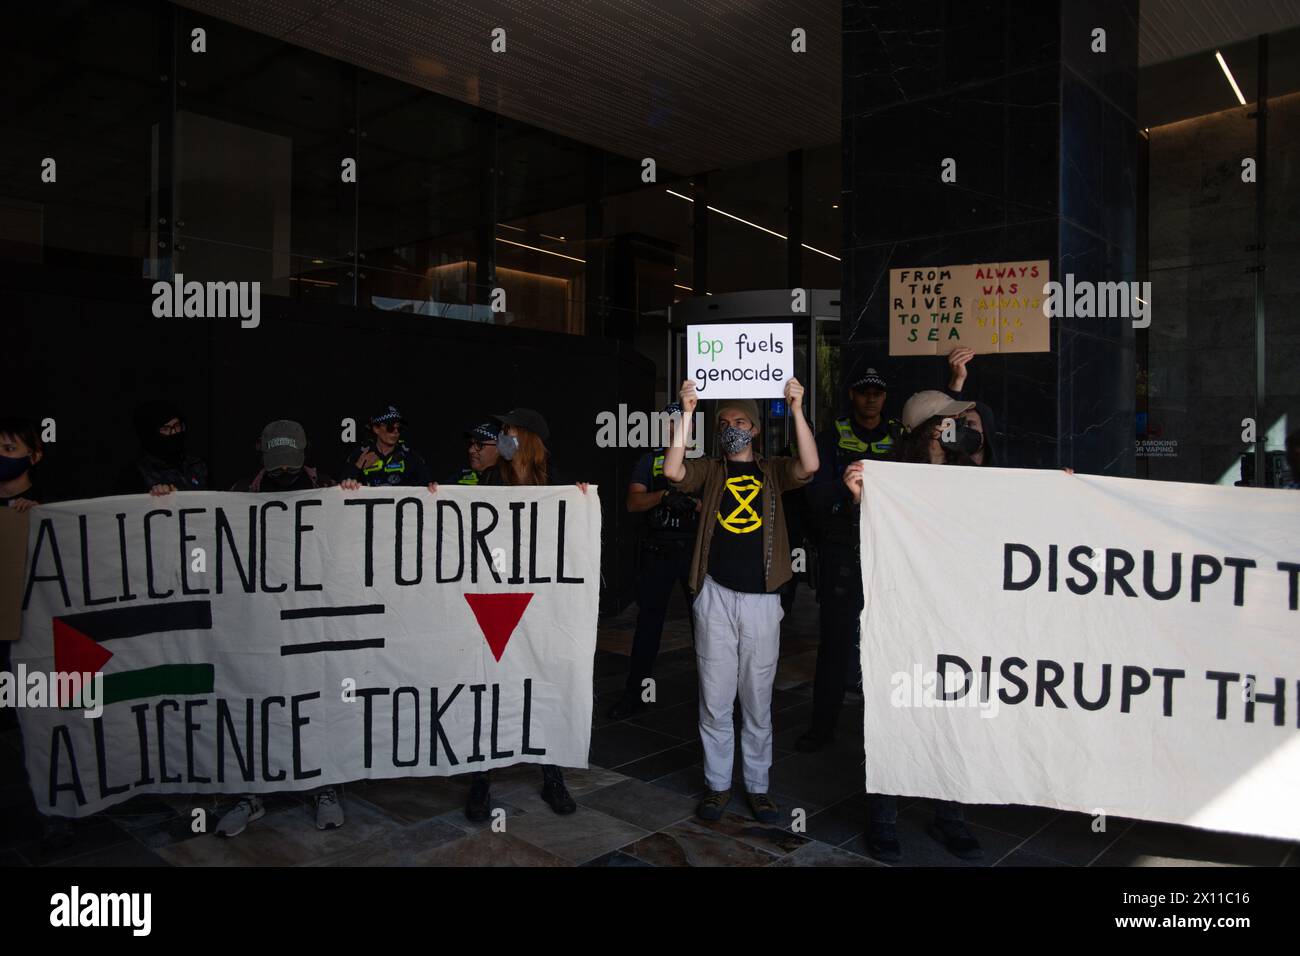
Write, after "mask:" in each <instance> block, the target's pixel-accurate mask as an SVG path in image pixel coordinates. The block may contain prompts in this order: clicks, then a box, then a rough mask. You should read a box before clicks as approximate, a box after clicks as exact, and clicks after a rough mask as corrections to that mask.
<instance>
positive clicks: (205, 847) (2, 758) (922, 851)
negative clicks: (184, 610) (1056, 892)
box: [0, 590, 1300, 866]
mask: <svg viewBox="0 0 1300 956" xmlns="http://www.w3.org/2000/svg"><path fill="white" fill-rule="evenodd" d="M816 611H817V607H816V604H815V602H814V601H813V600H812V599H811V596H810V595H809V594H808V593H807V591H806V590H801V591H800V594H799V599H798V601H797V602H796V605H795V608H794V609H793V611H792V613H791V614H790V615H789V616H788V617H787V618H786V621H785V624H784V630H783V639H782V649H781V650H782V653H781V666H780V670H779V672H778V675H777V681H776V687H777V690H776V692H775V694H774V699H773V720H774V723H775V751H774V763H773V767H772V777H771V780H772V794H773V797H774V798H775V799H776V800H777V801H778V803H780V805H781V807H782V808H783V809H784V810H786V811H787V812H793V811H794V810H795V809H799V810H802V811H803V813H802V814H801V815H800V818H801V820H802V821H803V825H802V827H801V828H800V832H796V831H795V829H793V828H794V826H795V824H794V823H793V822H792V824H791V828H786V829H781V828H777V827H769V826H764V825H761V824H758V823H756V822H755V821H754V820H753V819H752V818H751V817H750V816H749V815H748V812H747V808H746V807H745V805H744V797H743V795H740V790H741V789H742V788H741V786H740V785H739V782H738V783H737V785H736V788H735V792H736V794H737V796H735V797H733V799H732V804H731V807H730V808H729V812H728V814H727V815H726V816H725V817H724V818H723V819H722V820H721V821H719V822H717V823H713V824H708V823H702V822H700V821H698V820H696V819H694V815H693V811H694V807H695V798H696V797H697V796H698V795H699V794H700V793H701V792H702V791H703V789H704V779H703V775H702V771H701V765H700V744H699V738H698V734H697V729H696V678H695V664H694V657H693V654H692V651H691V637H690V628H689V624H688V621H687V618H686V616H685V609H684V607H682V606H680V605H677V606H675V607H674V610H673V613H672V615H671V616H670V619H669V622H668V625H667V627H666V629H665V635H664V652H663V653H662V654H661V657H660V660H659V663H658V665H657V667H656V671H655V676H656V683H657V700H656V703H655V705H654V706H653V707H652V708H650V709H649V710H647V711H646V712H645V713H643V714H641V715H638V716H637V717H635V718H632V719H630V720H625V721H611V720H610V719H609V718H608V717H607V716H606V711H607V710H608V709H609V707H610V706H611V705H612V704H613V702H614V701H615V700H616V699H617V697H618V695H619V692H620V690H621V688H622V685H623V680H624V675H625V673H626V670H625V668H626V665H627V658H626V654H627V650H628V648H629V647H630V644H631V631H632V627H633V624H634V621H635V613H636V609H635V607H632V608H629V609H628V610H627V611H626V612H625V613H623V614H621V615H619V616H618V617H616V618H611V619H607V620H605V621H603V622H602V623H601V630H600V641H599V648H600V649H599V650H598V651H597V654H596V667H595V687H596V695H597V700H596V709H595V715H594V723H593V729H592V740H591V769H589V770H570V771H566V779H567V781H568V785H569V789H570V791H571V792H572V793H573V796H574V799H576V800H577V801H578V804H579V809H578V812H577V813H576V814H574V815H573V816H570V817H557V816H556V815H555V814H554V813H552V812H551V811H550V809H549V808H548V807H547V806H546V804H544V803H543V802H542V800H541V799H540V797H539V796H538V786H539V783H540V773H539V771H538V768H536V767H533V766H519V767H513V768H509V769H507V770H504V771H496V772H494V773H493V784H492V794H493V805H494V806H496V807H500V808H501V809H502V810H504V811H505V826H504V832H495V831H494V830H493V829H492V828H491V826H490V825H488V824H472V823H469V822H468V821H467V820H466V819H465V817H464V815H463V813H462V811H461V808H462V806H463V803H464V799H465V792H466V785H465V784H464V783H463V782H462V781H460V780H458V779H455V778H428V779H414V778H408V779H400V780H373V781H362V782H358V783H354V784H349V785H348V786H347V787H346V789H345V793H344V806H345V809H346V812H347V824H346V826H344V827H343V828H342V829H339V830H333V831H328V832H323V833H322V832H320V831H318V830H317V829H316V828H315V825H314V823H313V820H312V818H311V811H310V805H309V802H308V800H307V798H306V797H305V795H300V794H292V793H286V794H277V795H274V796H272V797H269V798H268V799H267V815H266V816H265V817H264V818H263V819H261V820H259V821H258V822H256V823H254V824H253V825H252V826H250V827H249V828H248V830H246V831H245V832H244V833H243V834H241V835H240V836H238V837H236V838H234V839H222V838H219V837H216V836H214V835H212V834H196V833H194V832H193V831H192V829H191V812H192V811H193V809H195V808H196V807H202V808H204V809H206V810H208V811H209V815H210V816H211V813H212V812H213V811H215V812H219V811H220V810H222V809H224V808H225V807H226V806H227V805H228V803H229V800H228V799H226V798H211V797H204V798H199V799H195V798H192V797H180V796H176V797H139V798H136V799H134V800H131V801H130V802H128V803H124V804H121V805H119V806H117V807H114V808H112V809H111V810H109V811H107V812H105V813H103V814H100V815H98V816H96V817H94V818H92V819H90V820H87V821H83V822H81V823H79V824H78V830H77V839H76V842H75V843H74V845H73V846H71V847H69V848H68V849H66V850H63V851H58V852H53V853H50V852H43V851H42V849H41V846H40V840H39V835H40V827H39V818H38V817H37V816H36V813H35V811H34V809H33V806H32V802H31V797H30V794H29V793H28V791H27V788H26V785H25V784H22V783H14V782H13V781H21V780H22V779H23V773H22V768H21V766H19V762H18V759H17V758H18V751H17V744H18V741H17V738H16V731H12V730H9V731H5V732H4V733H3V734H2V735H0V780H4V781H9V783H8V784H7V785H5V786H0V866H6V865H7V866H22V865H31V864H35V865H41V864H51V863H66V864H72V865H78V866H104V865H119V866H120V865H128V866H166V865H193V864H200V865H210V864H221V865H231V864H271V865H296V866H321V865H326V866H329V865H349V866H357V865H365V866H369V865H399V866H427V865H473V866H574V865H579V866H878V865H880V864H877V863H875V862H874V861H872V860H870V859H868V858H867V857H866V855H865V846H864V843H863V831H864V830H865V828H866V821H867V805H866V796H865V795H864V794H863V793H862V778H863V756H862V738H861V732H860V728H861V726H862V718H861V704H860V702H857V701H856V698H853V697H850V698H849V704H848V707H847V712H846V713H845V715H844V720H843V722H842V725H841V726H842V727H843V728H844V729H843V731H842V732H841V734H840V737H839V739H838V740H837V741H836V742H835V744H834V745H832V746H831V747H830V748H828V749H827V750H825V751H823V752H821V753H818V754H800V753H797V752H795V750H794V740H795V738H797V737H798V736H799V735H800V734H801V733H802V732H803V731H804V730H805V729H806V728H807V725H808V721H809V717H810V714H811V707H812V704H811V694H812V688H811V681H812V675H813V668H814V667H815V664H816V647H817V637H816ZM855 703H856V706H855ZM855 729H857V731H858V732H857V733H854V730H855ZM737 767H739V760H737ZM967 818H968V820H969V822H970V824H971V829H972V831H974V832H975V834H976V835H977V836H978V837H979V839H980V842H981V843H982V844H983V846H984V851H985V858H984V860H983V861H982V864H968V863H962V862H961V861H960V860H957V859H955V858H954V857H952V856H950V855H949V854H948V853H947V851H946V850H944V848H943V847H941V846H940V845H939V844H937V843H936V842H935V841H934V840H933V839H931V838H930V836H929V835H928V834H927V833H926V830H927V827H928V824H929V822H930V810H929V808H928V807H927V806H925V802H924V801H915V802H912V803H905V804H903V805H902V806H901V807H900V814H899V834H900V838H901V840H902V842H903V852H904V858H903V865H909V866H953V865H960V866H970V865H985V866H990V865H992V866H1091V865H1103V866H1166V865H1188V864H1191V865H1205V866H1234V865H1247V866H1280V865H1285V866H1296V865H1300V850H1298V849H1297V847H1296V846H1294V845H1292V844H1288V843H1282V842H1278V841H1274V840H1262V839H1248V838H1243V837H1233V836H1226V835H1224V834H1218V833H1207V832H1203V831H1198V830H1191V829H1187V828H1184V827H1175V826H1168V825H1164V824H1154V823H1141V822H1136V821H1132V820H1117V819H1112V820H1110V821H1108V825H1107V827H1106V830H1105V832H1104V833H1097V832H1094V831H1093V828H1092V818H1091V817H1088V816H1084V815H1082V814H1074V813H1061V812H1058V811H1055V810H1045V809H1042V808H1039V807H1008V806H976V807H969V808H968V811H967Z"/></svg>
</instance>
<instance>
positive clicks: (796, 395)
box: [785, 378, 803, 415]
mask: <svg viewBox="0 0 1300 956" xmlns="http://www.w3.org/2000/svg"><path fill="white" fill-rule="evenodd" d="M785 403H786V405H787V406H789V408H790V414H791V415H797V414H799V412H800V411H801V410H802V409H803V386H802V385H800V384H799V380H798V379H797V378H792V379H790V381H788V382H786V383H785Z"/></svg>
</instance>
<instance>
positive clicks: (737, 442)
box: [718, 425, 754, 455]
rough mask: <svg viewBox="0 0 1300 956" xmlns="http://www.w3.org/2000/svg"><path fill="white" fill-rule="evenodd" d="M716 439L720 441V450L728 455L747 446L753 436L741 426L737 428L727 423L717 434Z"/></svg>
mask: <svg viewBox="0 0 1300 956" xmlns="http://www.w3.org/2000/svg"><path fill="white" fill-rule="evenodd" d="M718 440H719V441H720V442H722V450H723V451H725V452H726V453H727V454H728V455H735V454H737V453H739V452H742V451H744V450H745V449H746V448H748V447H749V444H750V442H752V441H753V440H754V436H753V435H751V434H750V433H749V432H747V431H745V430H744V429H743V428H737V427H736V426H735V425H728V426H727V427H726V428H724V429H723V430H722V432H721V433H720V434H719V435H718Z"/></svg>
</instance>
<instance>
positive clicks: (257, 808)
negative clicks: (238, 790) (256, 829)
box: [217, 793, 266, 837]
mask: <svg viewBox="0 0 1300 956" xmlns="http://www.w3.org/2000/svg"><path fill="white" fill-rule="evenodd" d="M264 816H266V807H264V806H262V798H261V797H258V796H255V795H253V794H251V793H246V794H244V795H243V796H242V797H240V798H239V802H238V803H236V804H235V805H234V806H233V807H231V808H230V809H229V810H227V811H226V812H225V814H223V815H222V817H221V819H220V820H219V821H218V822H217V836H223V837H232V836H239V834H241V833H243V832H244V828H245V827H247V826H248V825H249V824H250V823H252V822H253V821H254V820H260V819H262V817H264Z"/></svg>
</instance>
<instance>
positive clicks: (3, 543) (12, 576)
mask: <svg viewBox="0 0 1300 956" xmlns="http://www.w3.org/2000/svg"><path fill="white" fill-rule="evenodd" d="M26 570H27V515H26V513H25V512H18V511H14V510H13V509H12V508H6V507H4V506H3V505H0V641H16V640H18V635H19V632H20V625H21V624H22V615H23V575H24V574H25V573H26Z"/></svg>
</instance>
